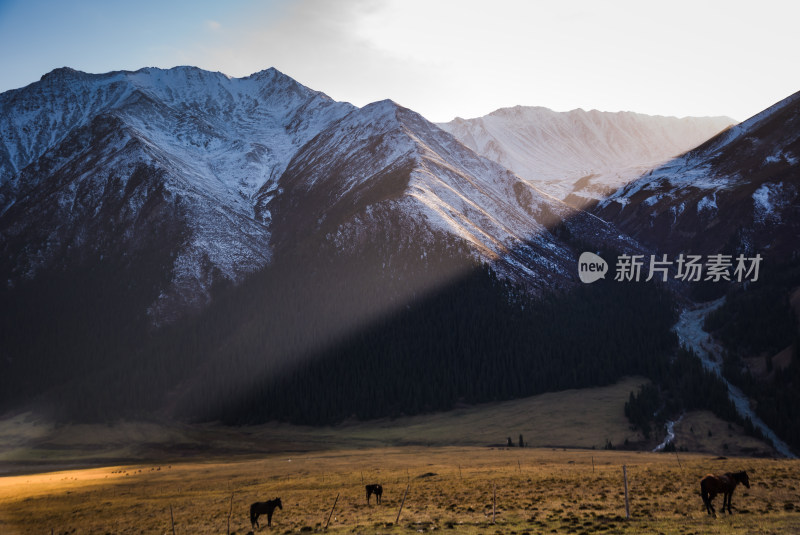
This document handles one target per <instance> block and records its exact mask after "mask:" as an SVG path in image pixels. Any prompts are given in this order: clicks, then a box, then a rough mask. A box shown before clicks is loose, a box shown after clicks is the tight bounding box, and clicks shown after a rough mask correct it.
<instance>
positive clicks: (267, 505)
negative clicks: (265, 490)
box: [250, 498, 283, 528]
mask: <svg viewBox="0 0 800 535" xmlns="http://www.w3.org/2000/svg"><path fill="white" fill-rule="evenodd" d="M276 507H277V508H278V509H283V504H281V499H280V498H275V499H274V500H270V501H268V502H256V503H254V504H253V505H251V506H250V523H251V524H252V525H253V528H257V527H259V525H258V517H259V515H267V526H272V513H273V512H274V511H275V508H276Z"/></svg>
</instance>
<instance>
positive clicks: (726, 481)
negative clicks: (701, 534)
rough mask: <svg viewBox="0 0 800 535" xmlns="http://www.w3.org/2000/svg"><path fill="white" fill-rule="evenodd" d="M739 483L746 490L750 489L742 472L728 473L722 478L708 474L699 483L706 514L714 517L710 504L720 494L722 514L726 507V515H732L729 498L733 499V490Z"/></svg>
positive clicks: (744, 473) (747, 479)
mask: <svg viewBox="0 0 800 535" xmlns="http://www.w3.org/2000/svg"><path fill="white" fill-rule="evenodd" d="M739 483H741V484H742V485H744V486H745V487H747V488H748V489H749V488H750V479H749V478H748V477H747V472H745V471H744V470H743V471H741V472H728V473H726V474H725V475H722V476H715V475H711V474H708V475H707V476H706V477H704V478H703V480H702V481H700V496H702V498H703V503H704V504H705V505H706V510H707V511H708V514H710V515H715V516H716V513H715V512H714V504H712V503H711V502H712V501H713V500H714V498H715V497H716V495H717V494H722V512H723V513H724V512H725V507H726V506H727V508H728V514H733V512H732V511H731V497H733V489H735V488H736V485H738V484H739Z"/></svg>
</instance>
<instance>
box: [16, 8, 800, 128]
mask: <svg viewBox="0 0 800 535" xmlns="http://www.w3.org/2000/svg"><path fill="white" fill-rule="evenodd" d="M798 21H800V2H795V1H782V2H779V1H772V0H759V1H752V0H749V1H745V2H740V1H725V2H717V1H703V0H692V1H684V0H674V1H667V2H654V1H649V0H648V1H641V0H636V1H621V0H609V1H596V0H591V1H570V0H562V1H533V0H532V1H525V2H522V1H509V0H491V1H473V0H459V1H455V0H396V1H395V0H386V1H377V0H340V1H331V0H327V1H325V0H297V1H287V0H273V1H252V0H249V1H248V0H229V1H226V2H219V1H216V0H215V1H207V0H195V1H192V2H184V1H164V0H159V1H151V0H139V1H136V2H116V1H109V0H103V1H95V0H87V1H73V2H62V1H48V0H23V1H17V0H0V92H3V91H7V90H10V89H14V88H18V87H23V86H25V85H28V84H30V83H33V82H35V81H37V80H38V79H39V78H40V77H41V76H42V75H43V74H45V73H47V72H49V71H51V70H52V69H54V68H58V67H63V66H68V67H72V68H75V69H78V70H82V71H86V72H92V73H102V72H109V71H114V70H136V69H139V68H142V67H163V68H169V67H173V66H176V65H194V66H198V67H201V68H203V69H208V70H212V71H221V72H223V73H225V74H228V75H230V76H235V77H242V76H247V75H249V74H252V73H254V72H257V71H260V70H263V69H266V68H269V67H275V68H277V69H278V70H280V71H282V72H284V73H285V74H287V75H289V76H291V77H293V78H295V79H296V80H297V81H299V82H300V83H302V84H304V85H306V86H308V87H310V88H312V89H315V90H318V91H323V92H325V93H326V94H328V95H330V96H331V97H332V98H334V99H336V100H343V101H348V102H351V103H353V104H355V105H357V106H363V105H365V104H368V103H369V102H373V101H376V100H382V99H385V98H391V99H392V100H394V101H396V102H398V103H399V104H401V105H403V106H406V107H408V108H411V109H414V110H415V111H418V112H420V113H421V114H423V115H424V116H425V117H427V118H428V119H430V120H432V121H449V120H451V119H453V118H454V117H457V116H459V117H463V118H470V117H478V116H482V115H485V114H487V113H490V112H491V111H494V110H495V109H497V108H501V107H506V106H515V105H527V106H545V107H548V108H551V109H554V110H557V111H568V110H571V109H575V108H583V109H587V110H589V109H598V110H602V111H623V110H624V111H635V112H640V113H647V114H652V115H674V116H679V117H681V116H688V115H694V116H708V115H726V116H729V117H732V118H734V119H736V120H744V119H746V118H748V117H750V116H751V115H754V114H755V113H758V112H759V111H761V110H762V109H764V108H766V107H768V106H770V105H771V104H773V103H775V102H777V101H779V100H781V99H783V98H785V97H787V96H788V95H790V94H792V93H794V92H796V91H798V90H800V68H798V67H800V65H798V59H797V57H798V56H797V52H798V51H799V50H800V31H798V30H797V28H798V26H797V25H798Z"/></svg>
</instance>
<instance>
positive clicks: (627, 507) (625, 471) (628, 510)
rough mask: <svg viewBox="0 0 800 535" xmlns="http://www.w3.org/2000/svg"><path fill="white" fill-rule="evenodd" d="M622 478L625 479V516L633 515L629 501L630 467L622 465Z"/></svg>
mask: <svg viewBox="0 0 800 535" xmlns="http://www.w3.org/2000/svg"><path fill="white" fill-rule="evenodd" d="M622 479H623V480H624V481H625V518H630V517H631V508H630V505H629V503H628V469H627V467H626V466H625V465H624V464H623V465H622Z"/></svg>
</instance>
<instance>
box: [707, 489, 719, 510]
mask: <svg viewBox="0 0 800 535" xmlns="http://www.w3.org/2000/svg"><path fill="white" fill-rule="evenodd" d="M716 497H717V493H716V492H711V493H709V495H708V506H709V507H710V508H711V513H710V514H711V515H712V516H717V510H716V509H714V498H716Z"/></svg>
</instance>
